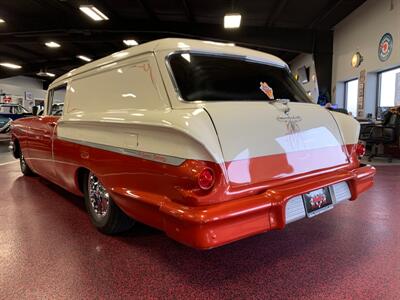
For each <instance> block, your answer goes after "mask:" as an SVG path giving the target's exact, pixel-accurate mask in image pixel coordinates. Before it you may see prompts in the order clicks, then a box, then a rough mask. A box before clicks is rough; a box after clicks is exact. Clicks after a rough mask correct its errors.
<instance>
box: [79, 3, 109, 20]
mask: <svg viewBox="0 0 400 300" xmlns="http://www.w3.org/2000/svg"><path fill="white" fill-rule="evenodd" d="M79 9H80V10H81V11H82V12H83V13H84V14H86V15H87V16H88V17H89V18H91V19H92V20H94V21H104V20H108V17H107V16H106V15H105V14H103V13H102V12H101V11H100V10H99V9H97V8H96V7H95V6H93V5H81V6H79Z"/></svg>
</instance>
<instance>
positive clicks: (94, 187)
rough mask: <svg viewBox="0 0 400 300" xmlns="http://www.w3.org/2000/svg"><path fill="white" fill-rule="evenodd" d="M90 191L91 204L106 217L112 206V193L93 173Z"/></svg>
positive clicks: (100, 215)
mask: <svg viewBox="0 0 400 300" xmlns="http://www.w3.org/2000/svg"><path fill="white" fill-rule="evenodd" d="M88 181H89V182H88V192H89V200H90V205H91V207H92V210H93V211H94V213H95V214H96V215H97V216H99V217H105V216H106V215H107V212H108V209H109V207H110V195H109V194H108V192H107V191H106V189H105V188H104V186H103V185H102V184H101V182H100V181H99V179H98V178H97V177H96V175H94V174H93V173H90V174H89V180H88Z"/></svg>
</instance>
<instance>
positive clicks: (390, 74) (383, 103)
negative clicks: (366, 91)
mask: <svg viewBox="0 0 400 300" xmlns="http://www.w3.org/2000/svg"><path fill="white" fill-rule="evenodd" d="M399 73H400V68H397V69H394V70H390V71H385V72H382V73H380V74H379V107H392V106H395V105H396V103H395V99H394V98H395V93H396V76H400V75H397V74H399ZM399 80H400V79H399Z"/></svg>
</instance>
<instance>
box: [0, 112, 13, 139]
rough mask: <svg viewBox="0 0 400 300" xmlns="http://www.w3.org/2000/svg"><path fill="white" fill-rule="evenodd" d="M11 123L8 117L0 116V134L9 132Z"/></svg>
mask: <svg viewBox="0 0 400 300" xmlns="http://www.w3.org/2000/svg"><path fill="white" fill-rule="evenodd" d="M11 121H12V119H11V118H9V117H3V116H2V115H1V114H0V133H1V134H3V133H7V132H9V131H10V126H11Z"/></svg>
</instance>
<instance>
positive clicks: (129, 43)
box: [124, 40, 139, 46]
mask: <svg viewBox="0 0 400 300" xmlns="http://www.w3.org/2000/svg"><path fill="white" fill-rule="evenodd" d="M124 44H125V45H127V46H137V45H139V43H138V42H136V41H135V40H124Z"/></svg>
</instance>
